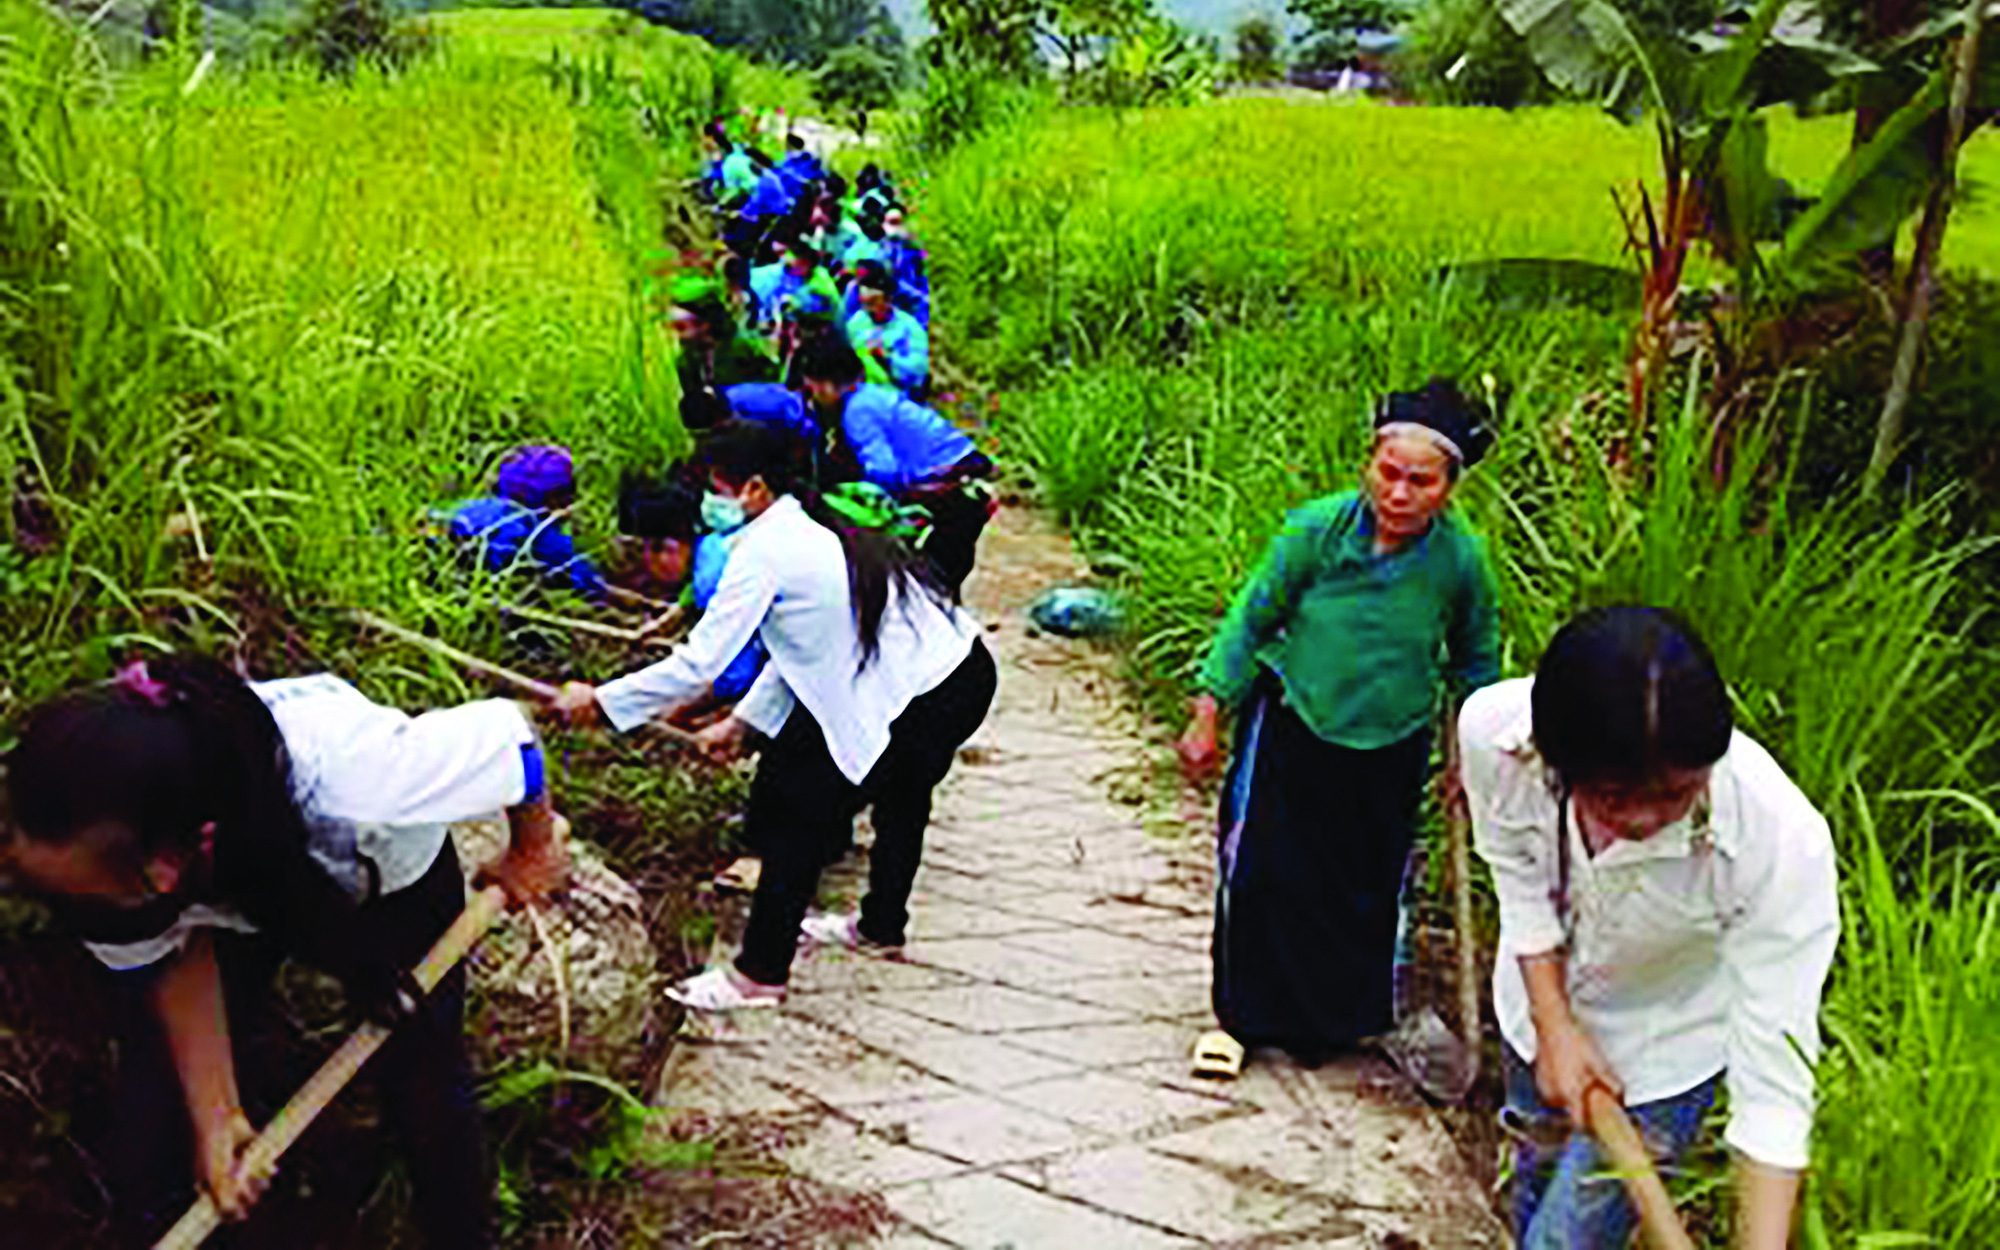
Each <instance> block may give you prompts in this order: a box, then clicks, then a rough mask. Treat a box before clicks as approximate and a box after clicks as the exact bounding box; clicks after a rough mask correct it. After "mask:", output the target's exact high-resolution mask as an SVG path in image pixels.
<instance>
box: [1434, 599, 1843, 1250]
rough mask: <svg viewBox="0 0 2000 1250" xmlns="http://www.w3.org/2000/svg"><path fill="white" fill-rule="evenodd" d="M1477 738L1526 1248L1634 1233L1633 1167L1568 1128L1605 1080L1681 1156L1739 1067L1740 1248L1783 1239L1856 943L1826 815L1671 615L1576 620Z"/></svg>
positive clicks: (1673, 1155)
mask: <svg viewBox="0 0 2000 1250" xmlns="http://www.w3.org/2000/svg"><path fill="white" fill-rule="evenodd" d="M1458 734H1459V751H1460V758H1461V761H1462V769H1463V776H1464V784H1465V793H1466V798H1467V800H1468V803H1469V805H1470V807H1471V813H1472V827H1473V833H1474V837H1475V839H1476V843H1477V846H1478V849H1479V852H1480V854H1481V855H1482V856H1483V857H1484V858H1485V859H1486V862H1487V863H1488V864H1490V865H1491V866H1492V868H1493V884H1494V890H1495V893H1496V894H1498V896H1499V901H1500V943H1499V954H1498V959H1497V961H1496V963H1495V965H1494V970H1493V1002H1494V1009H1495V1012H1496V1014H1497V1015H1498V1016H1499V1020H1500V1032H1501V1035H1502V1037H1503V1038H1504V1039H1505V1041H1506V1068H1507V1106H1506V1109H1505V1111H1504V1112H1503V1113H1502V1122H1503V1124H1505V1125H1506V1126H1507V1127H1508V1129H1509V1130H1510V1132H1511V1133H1513V1135H1514V1136H1515V1137H1516V1139H1517V1140H1518V1141H1519V1143H1520V1145H1519V1146H1518V1148H1517V1151H1516V1168H1515V1177H1514V1184H1515V1190H1514V1203H1513V1207H1514V1219H1515V1233H1516V1236H1517V1237H1518V1238H1519V1240H1520V1244H1521V1246H1522V1247H1523V1250H1559V1248H1567V1247H1579V1246H1622V1245H1624V1244H1625V1243H1626V1240H1627V1239H1628V1238H1629V1237H1630V1235H1631V1232H1632V1229H1633V1225H1634V1221H1635V1216H1634V1211H1633V1208H1632V1207H1631V1205H1630V1204H1629V1203H1628V1201H1627V1200H1626V1197H1625V1194H1624V1192H1623V1190H1622V1188H1621V1181H1620V1178H1619V1177H1618V1176H1616V1175H1613V1174H1611V1170H1610V1169H1607V1168H1606V1167H1605V1165H1604V1161H1603V1158H1604V1157H1603V1154H1602V1153H1601V1151H1600V1149H1599V1147H1598V1146H1597V1144H1596V1143H1595V1142H1594V1141H1593V1140H1592V1138H1590V1137H1589V1136H1588V1135H1585V1134H1573V1133H1570V1132H1569V1131H1568V1130H1569V1126H1570V1124H1571V1123H1584V1122H1586V1121H1587V1119H1588V1117H1587V1115H1586V1113H1585V1104H1586V1101H1587V1100H1588V1098H1589V1097H1590V1093H1591V1091H1592V1090H1593V1089H1594V1088H1602V1089H1603V1090H1605V1091H1608V1092H1609V1093H1611V1094H1612V1095H1614V1096H1615V1097H1617V1098H1619V1099H1620V1100H1622V1101H1623V1102H1625V1103H1626V1104H1628V1106H1629V1109H1630V1113H1631V1117H1632V1119H1633V1120H1635V1121H1636V1122H1637V1123H1638V1125H1639V1128H1640V1130H1641V1133H1642V1136H1644V1137H1645V1138H1646V1139H1647V1144H1648V1148H1649V1149H1650V1150H1651V1151H1652V1152H1653V1153H1654V1154H1655V1155H1656V1156H1658V1157H1660V1158H1662V1159H1664V1160H1668V1161H1671V1160H1675V1159H1677V1158H1679V1157H1680V1156H1682V1155H1684V1154H1685V1153H1686V1152H1687V1150H1688V1149H1689V1147H1690V1146H1691V1145H1692V1144H1693V1142H1694V1140H1695V1138H1696V1136H1697V1135H1698V1132H1699V1130H1700V1128H1701V1124H1702V1120H1703V1118H1704V1117H1705V1115H1706V1113H1707V1111H1708V1109H1709V1106H1710V1104H1711V1103H1712V1102H1713V1101H1714V1098H1715V1095H1716V1092H1717V1090H1718V1088H1719V1087H1720V1086H1721V1085H1722V1084H1723V1083H1724V1082H1725V1081H1726V1082H1727V1084H1728V1087H1729V1095H1730V1098H1729V1112H1730V1114H1729V1124H1728V1128H1727V1130H1726V1131H1725V1133H1724V1135H1723V1136H1724V1140H1725V1141H1726V1142H1727V1143H1728V1145H1729V1147H1730V1149H1731V1152H1732V1153H1733V1155H1734V1156H1735V1159H1736V1163H1737V1168H1736V1171H1737V1179H1738V1192H1739V1198H1740V1201H1739V1219H1738V1234H1739V1243H1740V1244H1741V1245H1743V1246H1745V1247H1747V1248H1748V1250H1782V1247H1784V1245H1785V1244H1786V1242H1787V1238H1788V1235H1789V1231H1790V1226H1791V1216H1792V1207H1793V1204H1794V1202H1795V1200H1796V1197H1797V1192H1798V1181H1799V1174H1800V1171H1801V1170H1802V1169H1803V1168H1804V1167H1805V1165H1806V1161H1807V1140H1808V1138H1809V1136H1810V1134H1811V1130H1812V1118H1813V1073H1812V1067H1811V1064H1812V1061H1813V1058H1814V1056H1815V1055H1816V1054H1817V1053H1818V1050H1819V1031H1818V1025H1817V1018H1818V1014H1819V1000H1820V989H1821V986H1822V985H1823V983H1824V982H1825V980H1826V973H1827V968H1828V966H1829V964H1830V963H1831V962H1832V959H1833V952H1834V947H1835V945H1836V944H1837V943H1838V941H1839V938H1840V914H1839V903H1838V897H1837V887H1836V881H1835V862H1834V853H1833V844H1832V840H1831V838H1830V837H1829V835H1828V832H1827V825H1826V821H1825V819H1824V818H1822V817H1821V816H1820V814H1819V813H1818V812H1816V811H1814V810H1813V807H1812V805H1811V803H1810V802H1808V801H1807V799H1806V797H1805V796H1804V795H1803V794H1801V793H1800V792H1799V789H1798V787H1797V786H1795V785H1793V784H1792V782H1791V780H1790V779H1789V778H1787V777H1786V776H1785V774H1784V771H1783V770H1782V769H1780V768H1779V766H1778V764H1777V763H1776V762H1775V761H1774V760H1772V758H1771V756H1770V755H1769V754H1768V753H1767V752H1765V750H1764V749H1763V748H1762V747H1760V746H1758V745H1757V744H1756V743H1755V742H1753V741H1751V740H1750V739H1749V738H1748V737H1746V736H1744V735H1743V734H1741V733H1738V732H1736V730H1735V728H1734V725H1733V723H1732V719H1731V715H1730V704H1729V695H1728V691H1727V690H1726V689H1725V687H1724V685H1723V682H1722V677H1721V675H1720V674H1719V673H1718V672H1717V670H1716V667H1715V661H1714V660H1713V658H1711V656H1710V655H1709V652H1708V649H1707V648H1706V647H1705V646H1704V645H1703V644H1702V642H1701V640H1700V639H1699V638H1698V637H1696V635H1695V633H1694V631H1693V630H1692V629H1691V628H1689V627H1688V626H1687V624H1686V623H1685V622H1683V621H1681V620H1680V619H1679V618H1677V617H1675V616H1674V615H1672V614H1671V613H1668V612H1664V611H1660V610H1657V609H1653V608H1635V607H1627V608H1604V609H1598V610H1596V611H1592V612H1586V613H1584V614H1583V615H1582V616H1579V617H1577V618H1576V619H1575V620H1573V621H1571V622H1570V623H1569V624H1567V625H1565V626H1564V627H1563V628H1562V629H1561V630H1559V631H1557V633H1556V636H1555V638H1554V639H1553V640H1552V641H1551V642H1550V643H1549V647H1548V651H1547V652H1546V653H1545V654H1544V655H1543V656H1542V660H1541V664H1540V665H1539V666H1538V667H1537V669H1536V673H1535V676H1534V677H1533V678H1532V679H1522V680H1519V681H1509V682H1502V683H1500V684H1499V685H1495V686H1489V687H1488V688H1486V689H1485V690H1482V691H1480V692H1479V693H1478V694H1476V695H1474V696H1473V697H1472V698H1470V699H1468V700H1466V704H1465V708H1464V711H1463V712H1462V713H1461V715H1460V717H1459V723H1458Z"/></svg>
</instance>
